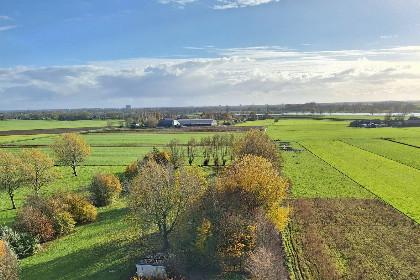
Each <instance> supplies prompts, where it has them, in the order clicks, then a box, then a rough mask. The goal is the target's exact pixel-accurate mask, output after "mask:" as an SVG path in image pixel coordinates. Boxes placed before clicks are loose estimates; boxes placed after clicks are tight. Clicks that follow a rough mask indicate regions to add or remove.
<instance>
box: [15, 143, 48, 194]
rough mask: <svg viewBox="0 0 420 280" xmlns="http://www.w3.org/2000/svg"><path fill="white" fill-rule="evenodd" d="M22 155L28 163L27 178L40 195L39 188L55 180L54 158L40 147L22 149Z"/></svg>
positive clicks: (23, 159)
mask: <svg viewBox="0 0 420 280" xmlns="http://www.w3.org/2000/svg"><path fill="white" fill-rule="evenodd" d="M20 157H21V159H22V162H24V163H25V164H26V168H25V171H26V174H25V176H26V180H27V182H28V183H29V184H30V185H32V187H33V189H34V191H35V194H36V195H37V196H39V189H40V188H41V187H42V186H44V185H46V184H48V183H50V182H52V181H53V180H54V175H53V172H52V168H53V167H54V160H53V159H51V158H50V157H49V156H48V155H46V154H44V153H43V152H42V151H41V150H38V149H31V150H22V151H21V153H20Z"/></svg>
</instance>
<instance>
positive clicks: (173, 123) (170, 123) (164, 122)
mask: <svg viewBox="0 0 420 280" xmlns="http://www.w3.org/2000/svg"><path fill="white" fill-rule="evenodd" d="M157 126H158V127H180V126H181V124H180V123H179V121H178V120H176V119H161V120H160V121H159V123H158V125H157Z"/></svg>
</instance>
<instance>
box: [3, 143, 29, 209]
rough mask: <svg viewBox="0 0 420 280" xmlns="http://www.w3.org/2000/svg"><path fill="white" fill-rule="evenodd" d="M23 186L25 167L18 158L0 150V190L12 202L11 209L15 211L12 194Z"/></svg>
mask: <svg viewBox="0 0 420 280" xmlns="http://www.w3.org/2000/svg"><path fill="white" fill-rule="evenodd" d="M24 184H25V165H24V164H23V163H22V160H21V159H20V158H19V157H15V156H14V155H13V154H12V153H10V152H6V151H4V150H0V188H2V189H4V190H5V191H6V192H7V194H8V195H9V197H10V200H11V201H12V209H16V205H15V201H14V192H15V190H16V189H18V188H19V187H21V186H22V185H24Z"/></svg>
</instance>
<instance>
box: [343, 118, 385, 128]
mask: <svg viewBox="0 0 420 280" xmlns="http://www.w3.org/2000/svg"><path fill="white" fill-rule="evenodd" d="M380 125H381V120H356V121H352V122H351V123H350V126H351V127H367V128H375V127H377V126H380Z"/></svg>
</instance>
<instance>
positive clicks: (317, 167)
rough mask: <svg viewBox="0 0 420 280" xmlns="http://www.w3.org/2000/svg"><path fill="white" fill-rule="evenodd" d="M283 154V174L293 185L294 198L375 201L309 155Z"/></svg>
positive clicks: (302, 153) (298, 153) (302, 151)
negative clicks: (368, 199) (340, 198)
mask: <svg viewBox="0 0 420 280" xmlns="http://www.w3.org/2000/svg"><path fill="white" fill-rule="evenodd" d="M293 148H295V149H298V150H300V151H299V152H293V151H292V152H283V153H282V155H283V174H284V175H285V176H286V177H289V178H290V180H291V182H292V185H293V187H292V196H293V197H295V198H298V197H331V198H332V197H373V195H372V194H371V193H369V192H368V191H366V190H365V189H363V188H362V187H360V186H359V185H358V184H357V183H355V182H353V181H352V180H350V179H349V178H348V177H346V176H345V175H343V174H342V173H340V172H339V171H337V170H336V169H334V168H332V167H331V166H330V165H328V164H327V163H325V162H324V161H322V160H321V159H319V158H317V157H316V156H314V155H313V154H311V153H310V152H308V151H306V150H305V149H304V148H303V147H302V146H300V145H299V144H295V145H293Z"/></svg>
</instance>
